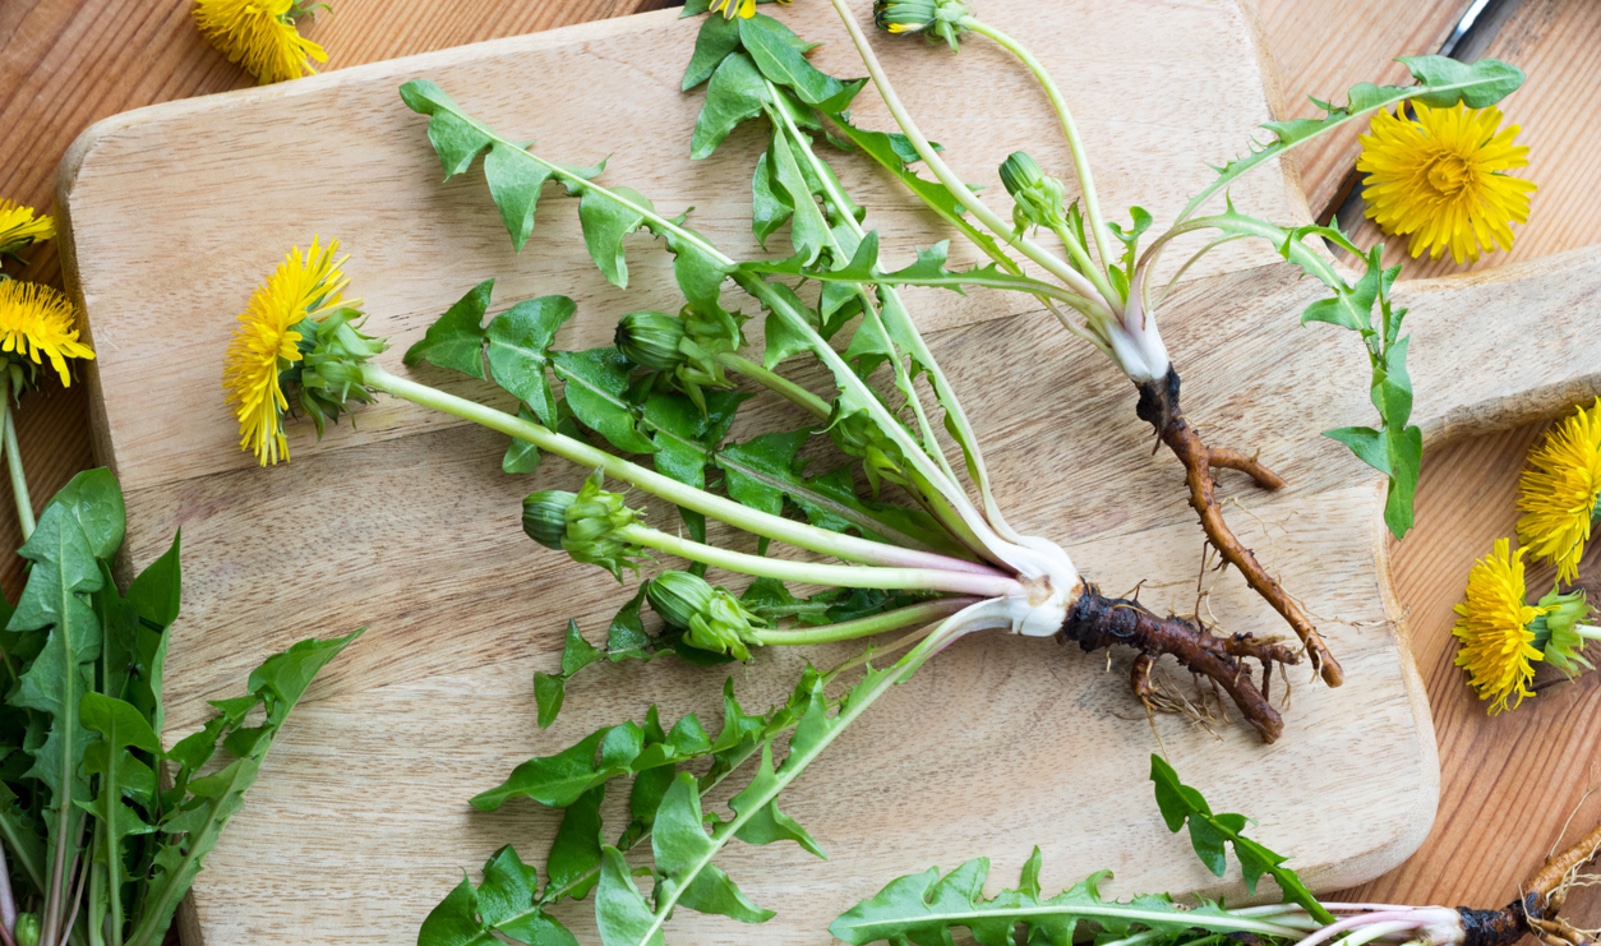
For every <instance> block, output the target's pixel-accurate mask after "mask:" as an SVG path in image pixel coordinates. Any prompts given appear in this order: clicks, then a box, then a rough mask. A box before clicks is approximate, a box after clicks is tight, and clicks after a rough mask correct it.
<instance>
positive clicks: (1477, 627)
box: [1451, 539, 1546, 716]
mask: <svg viewBox="0 0 1601 946" xmlns="http://www.w3.org/2000/svg"><path fill="white" fill-rule="evenodd" d="M1508 545H1509V543H1508V542H1507V540H1506V539H1496V540H1495V548H1494V549H1493V550H1492V551H1491V552H1490V554H1489V555H1486V556H1485V557H1484V558H1481V559H1479V560H1478V561H1477V562H1474V563H1473V570H1472V571H1471V572H1469V574H1468V588H1467V596H1466V600H1464V601H1463V602H1462V603H1461V604H1458V605H1457V606H1456V613H1457V622H1456V627H1454V628H1452V629H1451V633H1452V634H1454V635H1455V636H1456V638H1457V640H1458V641H1460V642H1461V644H1460V649H1459V650H1458V651H1457V655H1456V661H1455V663H1456V665H1457V666H1458V667H1461V668H1462V669H1464V670H1466V671H1467V672H1468V685H1469V686H1471V687H1473V689H1474V690H1475V691H1477V692H1478V694H1479V699H1481V700H1490V701H1491V703H1490V715H1491V716H1494V715H1496V714H1497V713H1500V712H1502V711H1504V710H1507V709H1516V708H1517V705H1518V704H1519V703H1521V702H1522V701H1523V698H1524V697H1526V696H1533V695H1534V691H1533V690H1530V689H1529V681H1530V680H1532V679H1533V678H1534V662H1535V661H1538V660H1543V659H1545V658H1544V656H1543V655H1542V654H1541V653H1540V651H1539V649H1538V648H1536V647H1535V646H1534V636H1535V635H1534V631H1533V630H1531V629H1530V625H1531V624H1533V623H1534V619H1535V618H1537V617H1539V616H1540V615H1542V614H1544V613H1545V611H1546V609H1544V608H1541V607H1537V606H1535V605H1531V604H1529V603H1528V602H1527V601H1525V600H1524V598H1525V595H1526V594H1527V590H1528V589H1527V586H1526V585H1525V584H1524V580H1523V553H1524V550H1523V549H1521V548H1520V549H1518V550H1517V551H1516V552H1512V551H1510V550H1509V548H1508Z"/></svg>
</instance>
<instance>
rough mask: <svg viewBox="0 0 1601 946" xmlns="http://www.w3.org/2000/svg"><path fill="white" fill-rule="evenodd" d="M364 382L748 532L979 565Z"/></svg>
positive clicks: (854, 555)
mask: <svg viewBox="0 0 1601 946" xmlns="http://www.w3.org/2000/svg"><path fill="white" fill-rule="evenodd" d="M361 380H362V383H363V384H365V385H367V386H368V387H370V388H372V389H374V390H377V391H383V392H385V393H386V394H391V395H393V396H395V397H398V398H403V399H405V400H407V401H411V402H412V403H413V404H418V405H421V406H423V407H428V408H432V409H434V410H437V411H443V412H444V413H447V414H451V415H454V416H456V417H460V418H462V419H463V420H469V421H472V422H473V423H475V424H480V425H482V426H484V427H488V428H489V429H490V430H497V431H499V432H501V433H503V434H506V435H507V436H509V437H515V438H516V439H518V440H522V441H524V442H526V443H531V444H533V445H534V446H536V447H538V448H540V449H541V450H545V451H548V452H550V453H553V454H555V455H557V456H559V457H562V458H563V459H566V460H569V461H571V462H573V463H576V464H578V465H579V466H582V467H586V468H588V469H599V470H601V471H602V472H603V473H604V474H605V475H607V476H609V477H611V478H612V479H616V480H621V481H622V482H624V483H628V484H629V485H631V486H635V487H638V488H639V489H642V490H644V491H645V492H647V493H650V494H652V495H654V496H658V497H660V498H662V499H665V500H667V501H668V502H670V503H673V504H674V505H677V506H682V507H684V508H685V509H692V510H694V511H695V512H699V513H703V514H705V515H708V516H711V517H712V518H714V519H717V520H719V521H721V522H726V523H728V524H729V525H732V526H737V527H739V528H741V529H744V530H745V531H747V532H750V533H753V534H755V535H759V536H765V537H766V538H769V539H776V540H778V541H780V542H785V543H788V544H790V545H793V546H795V547H797V548H803V549H807V550H808V551H812V552H821V553H823V554H825V555H833V556H837V557H839V558H842V559H845V560H846V561H855V562H863V563H865V564H870V565H887V566H897V567H908V568H932V569H954V570H966V571H973V570H974V569H977V568H980V567H981V566H976V565H974V564H973V563H971V562H965V561H962V560H961V559H955V558H950V557H949V556H945V555H939V554H937V553H933V552H920V551H916V550H914V549H903V548H898V547H896V546H893V545H889V544H887V543H883V542H874V541H873V540H871V539H864V538H859V537H857V536H852V535H845V534H842V533H838V532H830V531H828V530H826V529H819V528H817V527H816V526H812V525H808V524H806V523H803V522H796V521H794V520H792V519H785V518H783V517H781V516H774V515H770V514H768V513H764V512H761V511H759V510H755V509H751V508H749V507H746V506H742V505H740V504H739V503H736V502H734V501H733V500H731V499H725V498H723V497H721V496H717V495H714V494H712V493H708V492H706V491H705V490H699V489H696V488H694V487H693V486H689V485H687V484H684V483H680V482H678V481H677V480H675V479H672V478H670V477H667V476H663V475H662V474H660V473H657V472H655V471H654V470H647V469H645V468H644V467H642V466H639V465H637V464H634V463H630V462H628V461H627V460H624V459H622V458H621V457H617V456H613V455H612V454H610V453H607V452H606V451H604V450H598V449H596V448H594V447H592V446H590V445H589V444H587V443H584V442H583V441H581V440H575V439H573V438H572V437H567V436H564V435H562V434H558V433H556V432H555V431H552V430H549V429H547V428H545V427H542V426H540V425H539V424H536V423H533V422H532V421H526V420H523V419H521V418H519V417H516V416H514V415H512V414H508V413H506V412H505V411H499V410H496V409H494V408H492V407H485V406H484V405H482V404H479V403H478V402H476V401H470V400H467V399H466V398H461V397H457V396H455V395H454V394H449V393H446V392H444V391H441V390H439V389H438V388H433V387H429V386H428V385H426V384H418V383H417V382H415V381H411V380H408V379H406V378H401V377H398V376H396V375H392V374H390V373H389V372H387V371H385V370H384V369H383V368H380V367H379V366H377V365H374V364H367V365H363V366H362V378H361Z"/></svg>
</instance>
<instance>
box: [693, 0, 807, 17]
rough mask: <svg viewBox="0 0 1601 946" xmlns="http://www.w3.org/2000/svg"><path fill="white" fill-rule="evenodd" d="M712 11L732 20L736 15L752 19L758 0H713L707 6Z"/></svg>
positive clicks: (781, 0)
mask: <svg viewBox="0 0 1601 946" xmlns="http://www.w3.org/2000/svg"><path fill="white" fill-rule="evenodd" d="M778 2H779V3H789V2H790V0H778ZM707 11H708V12H711V13H721V14H722V15H723V17H724V18H725V19H729V20H732V19H733V18H734V17H736V16H740V17H744V18H745V19H747V20H748V19H750V18H751V17H753V16H755V15H756V0H712V3H711V6H709V7H707Z"/></svg>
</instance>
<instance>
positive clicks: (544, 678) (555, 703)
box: [534, 670, 567, 729]
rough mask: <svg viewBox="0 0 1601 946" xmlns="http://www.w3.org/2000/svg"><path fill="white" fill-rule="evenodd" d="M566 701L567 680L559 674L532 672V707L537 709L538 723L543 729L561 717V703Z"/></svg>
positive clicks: (540, 671)
mask: <svg viewBox="0 0 1601 946" xmlns="http://www.w3.org/2000/svg"><path fill="white" fill-rule="evenodd" d="M566 699H567V678H566V677H564V676H562V675H561V674H559V673H546V672H544V671H543V670H535V671H534V705H535V706H536V707H538V714H539V718H538V723H539V728H540V729H545V728H548V727H549V726H550V724H551V723H554V722H555V721H556V717H557V716H559V715H561V707H562V703H563V701H565V700H566Z"/></svg>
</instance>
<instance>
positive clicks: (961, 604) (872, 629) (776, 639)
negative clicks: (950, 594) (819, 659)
mask: <svg viewBox="0 0 1601 946" xmlns="http://www.w3.org/2000/svg"><path fill="white" fill-rule="evenodd" d="M977 603H978V599H977V598H971V597H958V598H940V599H938V600H935V601H924V602H921V603H919V604H914V605H910V606H908V607H904V608H896V609H895V610H893V611H885V612H884V613H882V614H875V615H873V616H872V617H866V618H858V619H856V620H854V621H840V622H838V623H835V624H820V625H817V626H814V627H792V628H785V629H782V630H768V629H763V628H756V629H754V630H752V631H751V632H750V639H751V640H752V641H754V642H755V643H758V644H762V645H764V646H768V647H773V646H785V647H789V646H798V645H803V644H829V643H833V642H835V641H849V640H855V639H857V638H859V637H871V636H872V635H874V634H882V633H884V632H885V631H893V630H897V629H899V628H903V627H910V626H912V625H913V624H924V623H927V622H929V621H937V620H939V619H940V618H944V617H949V616H950V615H952V614H955V613H956V612H957V611H960V610H962V609H963V608H965V607H967V606H968V605H973V604H977Z"/></svg>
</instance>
